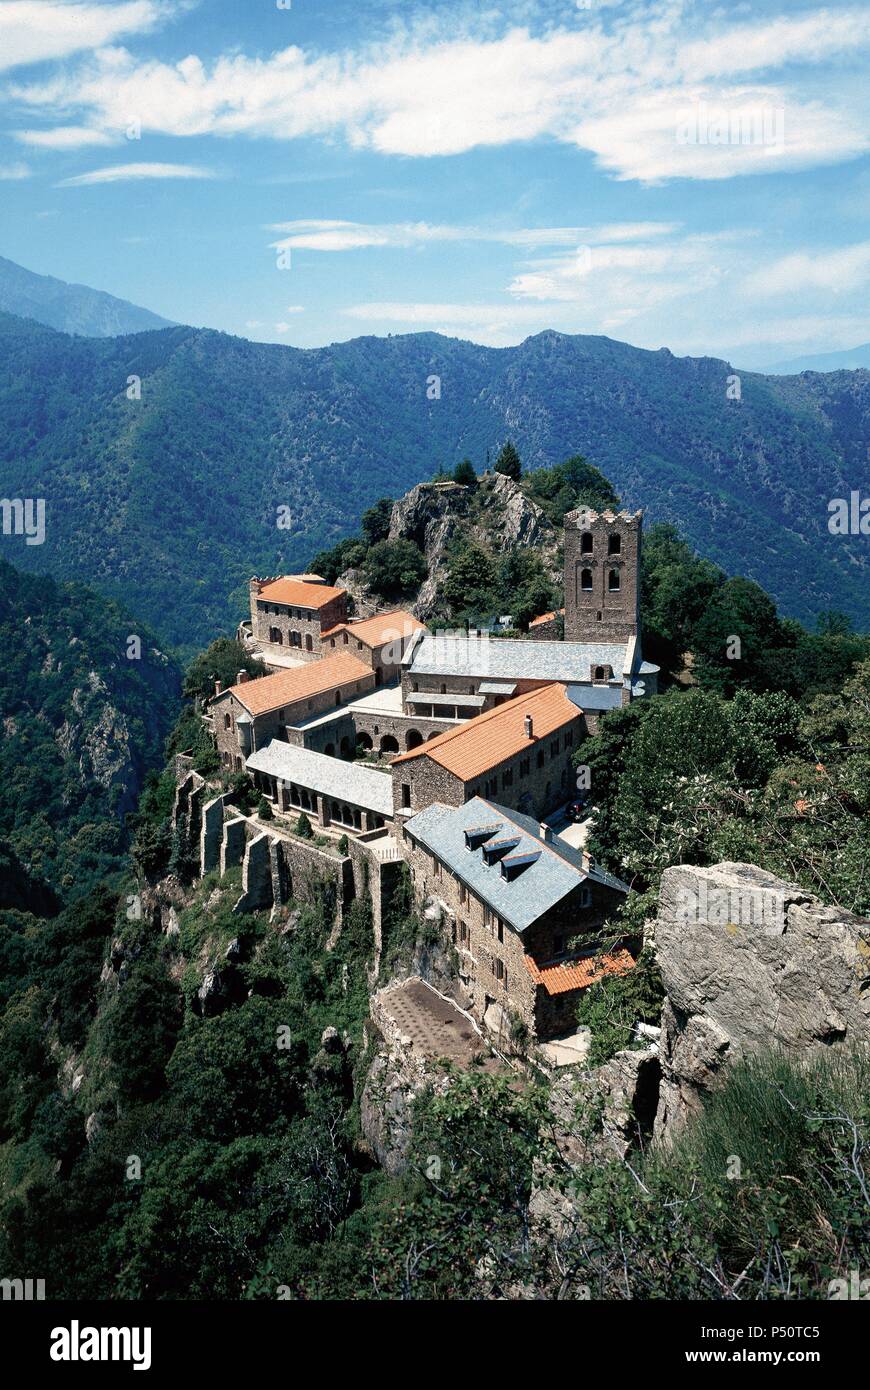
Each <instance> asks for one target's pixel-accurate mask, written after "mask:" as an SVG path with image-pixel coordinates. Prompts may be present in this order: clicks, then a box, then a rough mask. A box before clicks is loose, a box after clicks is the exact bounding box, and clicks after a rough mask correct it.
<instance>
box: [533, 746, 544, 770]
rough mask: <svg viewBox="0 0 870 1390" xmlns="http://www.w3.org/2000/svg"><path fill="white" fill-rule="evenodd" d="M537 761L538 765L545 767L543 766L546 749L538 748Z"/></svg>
mask: <svg viewBox="0 0 870 1390" xmlns="http://www.w3.org/2000/svg"><path fill="white" fill-rule="evenodd" d="M535 761H536V763H537V765H538V767H543V766H544V750H543V748H539V749H538V756H537V758H536V759H535Z"/></svg>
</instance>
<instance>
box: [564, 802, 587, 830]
mask: <svg viewBox="0 0 870 1390" xmlns="http://www.w3.org/2000/svg"><path fill="white" fill-rule="evenodd" d="M565 815H566V816H567V817H568V819H569V820H571V821H574V822H575V824H576V822H577V821H581V820H585V819H586V817H587V816H588V815H589V802H588V801H580V800H578V801H569V802H568V805H567V806H566V807H565Z"/></svg>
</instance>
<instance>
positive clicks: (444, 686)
mask: <svg viewBox="0 0 870 1390" xmlns="http://www.w3.org/2000/svg"><path fill="white" fill-rule="evenodd" d="M441 694H442V695H446V694H447V686H446V685H444V684H442V686H441Z"/></svg>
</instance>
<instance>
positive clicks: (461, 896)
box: [459, 883, 467, 903]
mask: <svg viewBox="0 0 870 1390" xmlns="http://www.w3.org/2000/svg"><path fill="white" fill-rule="evenodd" d="M466 896H467V895H466V892H465V884H464V883H460V885H459V901H460V902H461V903H464V902H465V899H466Z"/></svg>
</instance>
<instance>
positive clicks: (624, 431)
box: [0, 315, 870, 649]
mask: <svg viewBox="0 0 870 1390" xmlns="http://www.w3.org/2000/svg"><path fill="white" fill-rule="evenodd" d="M730 372H731V369H730V368H729V367H728V365H727V364H726V363H724V362H720V361H717V360H715V359H713V358H702V359H693V358H676V357H674V356H673V355H672V354H671V353H670V352H668V351H667V350H665V349H663V350H661V351H660V352H646V351H641V350H639V349H636V348H632V347H628V346H626V345H625V344H621V343H617V342H613V341H611V340H609V339H606V338H588V337H566V336H564V335H560V334H556V333H542V334H539V335H538V336H537V337H534V338H530V339H528V340H527V341H526V342H525V343H523V344H522V345H520V346H519V347H516V348H509V349H493V348H485V347H478V346H475V345H474V344H471V343H465V342H460V341H458V340H455V339H447V338H442V337H439V336H438V335H436V334H430V333H424V334H413V335H409V336H407V337H393V338H386V339H382V338H360V339H357V340H355V341H353V342H348V343H341V344H336V345H333V346H331V347H328V348H322V349H316V350H308V351H301V350H296V349H292V348H286V347H282V346H271V345H263V344H256V343H250V342H247V341H245V340H243V339H238V338H232V337H228V336H226V335H224V334H220V333H214V332H210V331H199V330H195V329H192V328H169V329H165V330H162V331H160V332H154V333H144V334H137V335H135V336H133V337H122V338H113V339H104V340H82V339H73V338H69V337H65V336H62V335H60V334H57V333H53V332H51V331H50V330H49V329H45V328H40V327H39V326H37V325H35V324H33V323H28V322H24V321H22V320H19V319H16V318H13V317H9V316H2V315H0V450H2V471H3V477H4V480H5V481H4V489H5V491H6V494H7V495H8V496H10V497H13V496H16V495H17V496H20V497H44V498H45V499H46V505H47V534H46V539H45V543H44V545H42V546H27V545H25V543H24V540H23V538H21V537H18V538H14V537H6V538H4V546H5V547H6V554H7V556H8V557H9V558H12V559H14V562H15V563H16V564H19V565H21V566H24V567H26V568H28V569H34V570H48V571H50V572H51V573H53V574H55V575H57V576H59V577H66V578H68V577H76V576H81V575H83V574H85V575H87V576H88V579H89V581H91V582H93V583H94V584H95V585H96V586H97V587H99V588H100V589H101V590H103V591H104V592H107V593H110V594H112V595H114V596H116V597H119V598H121V599H122V600H124V601H126V602H128V603H130V604H131V606H133V607H134V608H135V611H136V612H138V613H140V614H141V615H142V617H143V618H144V619H146V620H148V621H149V622H151V623H153V624H154V625H155V626H156V627H157V629H158V631H159V632H160V633H161V636H162V637H163V638H164V639H165V640H168V641H171V642H174V643H178V644H181V645H185V646H187V647H188V648H190V649H192V648H193V646H194V645H199V644H201V643H202V642H203V641H205V640H207V639H208V638H209V637H210V636H212V635H214V634H215V633H216V632H218V631H220V630H225V629H226V628H227V626H228V625H230V624H231V622H232V620H233V618H234V617H235V616H237V615H238V614H240V613H242V612H243V611H244V608H245V601H246V580H247V577H248V575H249V574H250V573H251V572H252V571H253V570H258V571H259V572H261V573H276V572H279V571H282V570H292V569H294V568H297V567H299V566H302V565H305V564H307V563H308V562H309V561H310V559H311V557H312V555H313V554H314V553H315V552H316V551H317V550H319V549H321V548H322V547H324V546H325V545H330V544H332V543H334V542H335V541H336V540H337V539H339V538H341V537H342V536H343V535H347V534H348V533H350V532H351V531H353V530H354V529H355V528H356V524H357V522H358V520H359V518H360V515H361V513H362V512H363V510H364V509H365V508H366V507H368V506H369V505H370V504H371V503H372V502H373V501H375V500H376V499H377V498H379V497H382V496H384V495H390V496H393V497H396V496H399V495H400V494H401V493H403V492H404V491H405V490H406V489H407V488H408V487H410V486H412V485H413V484H414V483H416V482H419V481H420V480H421V479H425V478H429V477H431V476H432V475H433V474H434V473H435V472H437V471H438V469H439V468H443V467H452V466H453V465H454V464H455V463H456V462H457V461H458V460H460V459H461V458H462V457H463V456H465V455H468V456H469V457H470V458H471V459H472V461H473V462H474V463H475V464H476V466H477V467H478V468H479V469H480V468H482V467H483V466H485V463H486V459H487V454H488V453H489V455H490V456H491V458H494V457H495V454H496V452H497V450H498V447H499V446H500V445H501V444H502V443H503V442H504V440H505V439H506V438H507V437H508V436H510V437H511V438H513V440H514V442H515V443H516V444H517V447H518V448H519V451H520V453H521V455H522V458H523V461H524V464H525V466H526V467H527V468H536V467H538V466H540V465H552V464H553V463H554V462H559V461H560V460H562V459H563V458H565V457H566V456H567V455H568V454H573V453H578V452H580V453H583V454H584V455H585V456H586V457H587V458H588V460H589V462H590V463H592V464H594V465H596V466H597V467H599V468H601V469H602V470H603V471H604V472H605V473H606V474H607V476H608V477H609V478H610V479H611V480H612V482H613V484H614V486H615V487H616V489H617V491H618V492H619V494H620V496H621V497H622V499H623V502H624V503H625V504H627V505H629V506H643V507H645V508H646V510H647V513H648V517H649V519H650V520H673V521H676V522H678V523H679V525H680V526H681V528H682V529H683V531H684V533H685V534H686V536H687V537H688V539H689V540H690V541H691V542H692V543H693V544H694V545H695V546H697V548H698V549H699V550H700V552H701V553H702V554H704V555H706V556H707V557H709V558H710V559H712V560H714V561H716V562H718V563H719V564H721V565H722V566H723V567H724V568H725V569H726V570H727V571H728V572H729V573H743V574H745V575H748V576H749V577H751V578H755V579H757V580H758V581H759V582H760V583H762V584H763V586H764V587H765V589H767V591H768V592H770V593H771V594H772V595H773V597H774V598H775V599H776V600H777V602H778V604H779V606H780V608H781V611H783V612H784V613H786V614H790V615H794V616H797V617H800V618H802V619H804V620H812V619H813V618H814V616H815V614H816V613H817V612H818V611H820V610H822V609H826V608H832V607H834V608H837V609H840V610H842V611H844V612H846V613H848V614H849V615H850V616H851V617H852V619H853V621H855V622H856V624H857V625H858V626H859V627H867V626H868V620H870V597H868V594H870V586H868V584H867V578H868V560H867V538H866V537H862V536H860V535H845V536H833V535H831V534H829V532H828V528H827V523H828V502H829V500H830V499H832V498H836V497H846V498H848V496H849V494H850V492H851V491H852V490H853V489H863V492H865V493H866V491H867V488H868V479H870V466H868V452H867V451H868V446H870V374H868V373H867V372H861V371H859V372H836V373H832V374H830V375H825V376H805V377H764V376H760V375H752V374H748V373H744V374H742V378H741V382H740V388H741V398H740V399H739V400H734V399H728V398H727V396H726V377H728V376H729V375H730ZM433 378H438V381H437V382H434V381H433ZM439 391H440V396H438V395H437V393H438V392H439ZM430 395H431V396H432V399H430V398H429V397H430ZM279 509H284V510H279ZM279 521H280V522H281V525H279V524H278V523H279Z"/></svg>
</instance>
